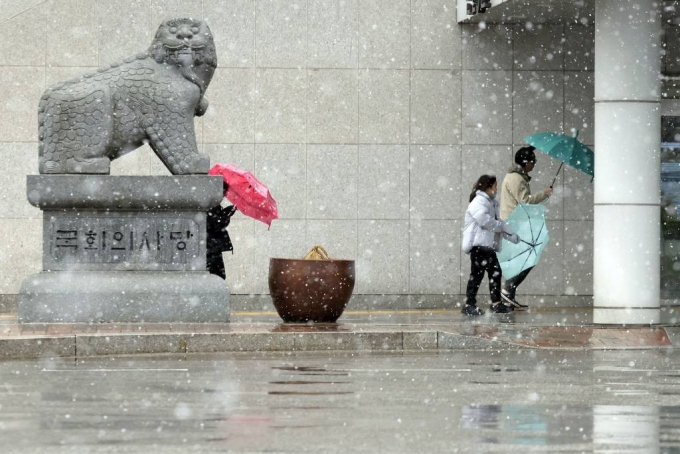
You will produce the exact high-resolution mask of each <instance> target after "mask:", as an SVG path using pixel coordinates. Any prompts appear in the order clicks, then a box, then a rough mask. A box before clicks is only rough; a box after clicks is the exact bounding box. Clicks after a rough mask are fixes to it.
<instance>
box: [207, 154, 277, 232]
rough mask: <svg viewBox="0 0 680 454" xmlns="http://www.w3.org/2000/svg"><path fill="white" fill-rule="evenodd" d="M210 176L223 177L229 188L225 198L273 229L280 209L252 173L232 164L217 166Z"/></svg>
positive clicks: (209, 173)
mask: <svg viewBox="0 0 680 454" xmlns="http://www.w3.org/2000/svg"><path fill="white" fill-rule="evenodd" d="M208 175H221V176H222V178H224V181H226V182H227V184H228V185H229V188H228V189H227V192H226V193H225V194H224V196H225V197H226V198H227V200H229V201H230V202H231V203H233V204H234V206H235V207H236V208H238V210H239V211H240V212H242V213H243V214H245V215H246V216H250V217H251V218H253V219H257V220H258V221H262V222H264V223H265V224H267V225H268V226H270V227H271V225H272V221H273V220H274V219H278V217H279V209H278V207H277V206H276V200H274V198H273V197H272V195H271V194H270V193H269V188H267V186H265V185H264V183H262V182H261V181H260V180H258V179H257V178H255V175H253V174H252V172H249V171H247V170H242V169H239V168H238V167H236V166H234V165H232V164H216V165H214V166H213V167H212V169H210V171H208Z"/></svg>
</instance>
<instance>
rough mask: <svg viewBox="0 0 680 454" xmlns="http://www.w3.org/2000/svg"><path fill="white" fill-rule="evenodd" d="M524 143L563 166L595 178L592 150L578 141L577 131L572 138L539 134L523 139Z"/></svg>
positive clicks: (545, 133)
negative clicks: (560, 162)
mask: <svg viewBox="0 0 680 454" xmlns="http://www.w3.org/2000/svg"><path fill="white" fill-rule="evenodd" d="M524 141H525V142H526V143H528V144H529V145H531V146H534V147H536V148H537V149H539V150H540V151H542V152H543V153H545V154H547V155H548V156H552V157H553V158H555V159H559V160H560V161H562V162H563V163H564V164H567V165H569V166H571V167H573V168H575V169H578V170H580V171H581V172H584V173H587V174H588V175H590V176H595V155H594V154H593V150H591V149H590V148H588V147H587V146H585V145H583V144H582V143H581V142H580V141H579V140H578V131H576V134H575V135H574V137H569V136H565V135H564V134H557V133H554V132H541V133H539V134H534V135H533V136H529V137H525V138H524ZM558 172H559V171H558Z"/></svg>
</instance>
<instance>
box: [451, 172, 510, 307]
mask: <svg viewBox="0 0 680 454" xmlns="http://www.w3.org/2000/svg"><path fill="white" fill-rule="evenodd" d="M497 191H498V182H497V181H496V177H495V176H494V175H482V176H481V177H479V179H478V180H477V182H476V183H475V185H474V187H473V189H472V194H470V205H469V206H468V208H467V210H466V211H465V225H464V228H463V251H464V252H465V253H466V254H469V255H470V261H471V263H472V268H471V271H470V279H469V280H468V284H467V291H466V294H465V296H466V301H465V306H463V309H462V310H461V312H462V313H463V314H465V315H483V314H484V311H483V310H482V309H481V308H479V307H477V292H478V291H479V286H480V284H481V283H482V279H484V273H487V274H488V275H489V290H490V292H491V307H490V311H491V312H494V313H499V314H504V313H508V312H512V307H511V306H506V305H505V304H504V303H503V302H502V301H501V277H502V272H501V266H500V264H499V263H498V258H497V257H496V252H498V251H500V250H501V241H502V239H503V238H506V239H507V240H508V241H511V242H513V243H515V244H517V243H518V242H519V237H518V236H517V234H516V233H514V232H513V231H512V230H511V229H510V228H509V227H508V225H507V224H506V223H505V221H503V220H501V219H500V208H499V205H498V202H497V201H496V192H497Z"/></svg>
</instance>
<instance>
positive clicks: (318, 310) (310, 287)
mask: <svg viewBox="0 0 680 454" xmlns="http://www.w3.org/2000/svg"><path fill="white" fill-rule="evenodd" d="M354 278H355V276H354V260H301V259H276V258H273V259H270V260H269V292H270V293H271V296H272V301H273V302H274V307H275V308H276V311H277V312H278V313H279V315H280V316H281V318H282V319H283V321H284V322H288V323H305V322H310V321H311V322H316V323H333V322H335V321H336V320H337V319H338V318H340V316H341V315H342V312H343V311H344V310H345V307H347V303H349V300H350V298H351V297H352V291H353V290H354Z"/></svg>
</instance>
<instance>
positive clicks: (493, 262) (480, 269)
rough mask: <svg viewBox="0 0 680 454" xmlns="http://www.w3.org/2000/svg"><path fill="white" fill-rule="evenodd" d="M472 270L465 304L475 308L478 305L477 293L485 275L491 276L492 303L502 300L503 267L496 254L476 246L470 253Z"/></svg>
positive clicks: (488, 249) (491, 250)
mask: <svg viewBox="0 0 680 454" xmlns="http://www.w3.org/2000/svg"><path fill="white" fill-rule="evenodd" d="M470 260H471V261H472V270H471V271H470V279H469V280H468V284H467V292H466V293H465V296H466V297H467V299H466V301H465V303H466V304H471V305H473V306H476V305H477V291H478V290H479V285H480V284H481V283H482V279H484V273H487V274H488V275H489V291H490V292H491V302H493V303H497V302H499V301H500V300H501V277H502V272H501V265H500V264H499V263H498V258H497V257H496V252H495V251H494V250H493V249H490V248H482V247H479V246H475V247H473V248H472V250H471V251H470Z"/></svg>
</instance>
